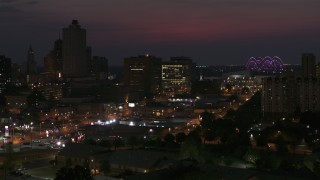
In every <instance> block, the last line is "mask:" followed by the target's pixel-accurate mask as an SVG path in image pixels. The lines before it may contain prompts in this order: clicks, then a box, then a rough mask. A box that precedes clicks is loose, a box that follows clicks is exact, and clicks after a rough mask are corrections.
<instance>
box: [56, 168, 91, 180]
mask: <svg viewBox="0 0 320 180" xmlns="http://www.w3.org/2000/svg"><path fill="white" fill-rule="evenodd" d="M66 179H68V180H94V178H93V176H92V174H91V173H90V170H89V169H88V168H84V167H82V166H79V165H76V166H75V167H74V168H71V167H67V166H64V167H62V168H60V169H59V170H58V171H57V173H56V177H55V180H66Z"/></svg>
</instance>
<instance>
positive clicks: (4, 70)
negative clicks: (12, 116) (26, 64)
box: [0, 56, 11, 92]
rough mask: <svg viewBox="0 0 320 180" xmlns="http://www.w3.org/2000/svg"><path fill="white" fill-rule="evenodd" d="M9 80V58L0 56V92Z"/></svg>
mask: <svg viewBox="0 0 320 180" xmlns="http://www.w3.org/2000/svg"><path fill="white" fill-rule="evenodd" d="M10 82H11V59H10V58H6V57H5V56H0V92H2V91H3V89H4V88H5V86H6V85H7V84H8V83H10Z"/></svg>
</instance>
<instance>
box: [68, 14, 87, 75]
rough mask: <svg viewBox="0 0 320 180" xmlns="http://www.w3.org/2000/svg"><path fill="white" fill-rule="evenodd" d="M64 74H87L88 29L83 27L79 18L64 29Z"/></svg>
mask: <svg viewBox="0 0 320 180" xmlns="http://www.w3.org/2000/svg"><path fill="white" fill-rule="evenodd" d="M62 41H63V44H62V60H63V76H65V77H85V76H87V72H88V68H87V53H86V48H87V45H86V44H87V43H86V30H85V29H83V28H81V26H80V25H79V23H78V21H77V20H72V23H71V24H70V25H69V27H67V28H63V30H62Z"/></svg>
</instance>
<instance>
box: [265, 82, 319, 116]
mask: <svg viewBox="0 0 320 180" xmlns="http://www.w3.org/2000/svg"><path fill="white" fill-rule="evenodd" d="M319 100H320V79H318V78H314V77H301V76H284V77H268V78H263V79H262V111H263V112H269V113H289V114H292V113H294V112H295V111H297V110H299V111H301V112H305V111H312V112H320V101H319Z"/></svg>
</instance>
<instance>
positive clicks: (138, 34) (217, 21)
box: [0, 0, 320, 66]
mask: <svg viewBox="0 0 320 180" xmlns="http://www.w3.org/2000/svg"><path fill="white" fill-rule="evenodd" d="M319 7H320V2H318V1H316V0H310V1H307V2H306V1H303V0H291V1H289V0H283V1H281V2H279V1H275V0H269V1H266V0H262V1H259V2H257V1H254V0H244V1H241V2H239V1H236V0H227V1H220V0H214V1H213V0H211V1H209V0H201V1H196V0H185V1H181V0H175V1H147V0H137V1H134V2H131V1H128V0H122V1H116V0H111V1H103V0H94V1H85V0H68V1H64V2H62V1H61V2H57V1H53V0H46V1H34V0H28V1H23V0H0V20H1V22H2V23H1V24H0V29H2V31H1V32H2V36H1V39H2V43H1V45H0V54H1V55H5V56H6V57H8V58H11V59H12V61H13V62H17V63H23V62H26V61H27V51H28V48H29V47H30V46H32V48H33V50H34V52H35V60H36V61H37V64H38V65H42V64H43V59H44V57H45V55H46V54H48V53H49V52H50V51H51V49H52V48H53V44H54V41H55V40H57V39H58V38H59V37H60V38H62V28H64V27H67V26H68V25H69V24H70V22H71V21H72V19H77V20H79V23H80V25H81V26H82V27H83V28H85V29H86V30H87V36H88V37H87V41H88V42H87V45H88V46H91V47H92V55H97V56H104V57H106V58H108V59H109V64H110V65H111V66H112V65H119V66H122V65H123V60H124V58H126V57H131V56H137V55H140V54H152V55H155V56H156V57H159V58H162V59H163V61H169V59H170V57H173V56H187V57H190V58H191V59H192V60H193V61H194V62H196V63H197V64H198V65H226V64H245V63H246V62H247V60H249V58H250V57H251V56H254V57H259V56H260V57H265V56H279V57H280V58H281V59H282V60H283V62H284V63H294V64H300V62H301V55H302V53H305V52H306V53H314V54H315V56H316V57H319V55H320V54H319V53H320V37H319V36H318V34H319V32H320V20H319V16H320V13H319V12H318V9H319Z"/></svg>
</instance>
